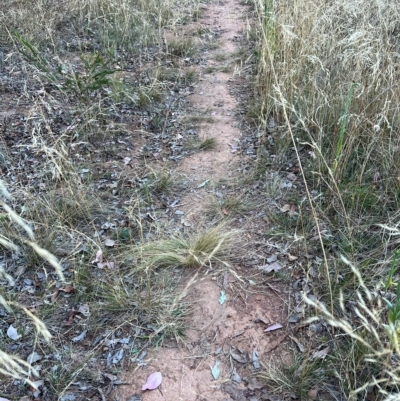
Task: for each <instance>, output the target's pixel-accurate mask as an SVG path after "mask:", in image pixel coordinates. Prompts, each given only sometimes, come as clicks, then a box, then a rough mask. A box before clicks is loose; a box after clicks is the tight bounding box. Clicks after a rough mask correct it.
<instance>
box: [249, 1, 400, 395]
mask: <svg viewBox="0 0 400 401" xmlns="http://www.w3.org/2000/svg"><path fill="white" fill-rule="evenodd" d="M254 4H255V9H256V14H257V16H258V18H259V20H258V25H257V27H258V29H256V30H253V32H252V35H255V34H258V35H259V44H260V46H259V48H258V49H257V50H256V52H257V56H258V61H259V72H258V81H257V88H258V92H259V101H260V103H261V107H260V108H261V114H262V118H261V123H262V126H263V130H264V133H265V136H268V135H270V137H271V138H272V140H273V145H272V152H273V154H275V155H276V156H277V157H276V158H275V160H274V162H275V163H277V164H278V165H279V166H282V165H283V166H284V165H286V163H287V162H286V160H287V159H290V160H295V162H296V164H297V166H298V168H299V170H300V176H301V177H302V179H303V183H304V185H305V192H306V194H305V195H306V199H307V203H308V205H303V206H302V208H303V209H304V210H305V211H306V212H307V213H308V214H310V215H311V216H312V219H313V224H312V227H311V230H310V233H311V234H312V235H314V236H315V238H317V243H315V244H312V243H310V242H309V241H306V240H305V238H307V233H305V234H306V235H305V236H304V237H301V238H303V239H301V238H299V242H298V243H300V242H301V243H302V246H303V249H304V252H307V253H316V254H318V255H320V257H321V258H322V263H321V264H320V266H319V268H318V287H319V288H315V289H314V292H315V294H316V295H317V296H318V297H320V299H321V301H320V302H317V303H315V302H314V303H313V302H311V301H309V304H310V305H312V307H313V308H315V310H316V312H315V314H316V315H317V317H318V318H319V319H322V320H320V322H321V321H322V322H324V321H326V322H327V323H328V325H331V326H333V327H335V329H333V330H332V329H331V330H332V331H330V330H327V332H326V333H325V337H328V339H329V340H327V338H325V340H322V339H321V341H324V342H327V341H328V342H329V341H331V343H332V348H331V350H332V352H331V353H330V355H329V356H327V358H326V360H321V361H320V362H321V363H320V364H318V366H317V367H318V369H317V370H316V371H315V369H313V367H312V366H311V365H313V364H314V362H311V361H310V358H309V354H307V355H305V356H304V358H302V361H301V363H300V364H299V365H298V367H297V368H296V369H297V370H296V371H293V370H291V371H290V369H289V370H288V369H285V368H280V367H278V368H277V369H272V370H271V369H267V372H266V374H265V377H266V378H267V379H268V381H269V382H271V380H272V382H273V383H275V385H277V386H279V387H280V389H281V390H282V391H283V390H284V391H287V392H295V393H296V394H298V395H299V396H301V397H306V396H307V394H308V391H309V390H311V389H312V388H313V386H317V387H319V388H320V389H321V388H323V389H325V390H327V389H328V387H329V385H330V384H331V383H335V385H336V386H337V387H336V390H337V391H338V392H339V393H340V394H341V396H342V397H345V398H346V399H361V398H366V397H367V396H368V397H371V396H373V397H375V398H376V399H383V398H385V397H398V393H399V391H398V386H399V384H400V380H399V378H398V377H399V376H398V373H399V372H398V367H397V362H393V359H396V358H397V348H398V344H397V340H396V342H393V338H394V335H393V327H392V328H390V327H391V326H390V324H389V319H390V317H389V315H388V306H386V305H385V304H382V302H381V298H380V296H381V295H379V294H382V291H383V289H382V288H383V287H382V283H383V282H385V281H386V280H387V278H388V275H389V271H390V266H391V265H392V259H393V257H394V256H393V255H394V253H395V251H396V249H397V248H398V241H397V240H396V239H395V236H394V234H393V233H394V231H393V230H391V231H390V232H389V233H388V232H387V231H385V230H383V231H382V230H381V229H379V228H377V227H378V224H380V223H383V225H384V226H386V227H395V228H396V230H397V226H398V213H397V212H396V211H397V210H398V208H399V206H400V204H399V193H400V192H399V189H400V186H399V185H400V184H399V180H398V176H399V165H400V164H399V161H400V160H399V156H400V147H399V136H398V132H399V129H400V120H399V111H400V106H399V104H400V102H399V99H400V88H399V85H398V81H399V71H398V68H397V65H398V62H399V59H400V52H399V46H398V42H399V32H400V30H399V28H400V26H399V20H400V6H399V4H398V3H394V2H391V1H388V0H383V1H380V0H376V1H375V0H373V1H364V0H354V1H342V0H339V1H334V2H332V1H329V0H323V1H320V2H317V3H316V2H313V1H309V0H301V1H294V2H293V1H286V0H283V1H279V2H275V1H272V0H266V1H265V2H261V1H260V2H257V1H255V2H254ZM257 32H258V33H257ZM271 126H272V127H273V128H272V129H271ZM269 150H270V149H269ZM300 196H304V194H301V195H299V197H300ZM300 223H301V222H300V220H299V222H298V224H300ZM396 230H395V231H396ZM396 232H397V231H396ZM308 235H309V234H308ZM396 235H397V234H396ZM339 255H344V256H345V259H344V260H346V262H344V261H343V260H342V259H341V258H340V257H339ZM347 260H350V261H354V264H356V266H357V268H355V267H353V264H352V263H349V262H347ZM396 271H397V267H396ZM308 274H309V272H308V271H307V272H306V275H308ZM397 278H398V274H397V273H395V280H397ZM385 291H386V290H385ZM389 292H390V291H389ZM396 296H397V295H396V294H393V293H392V299H396ZM385 325H386V327H387V328H388V329H385ZM314 365H315V364H314ZM289 368H290V367H289ZM321 369H323V371H324V372H323V380H322V383H321V382H318V380H319V379H318V377H321V376H318V375H319V374H320V373H321ZM274 372H275V373H274ZM316 372H317V374H316V375H315V373H316ZM282 373H285V374H286V376H285V375H284V377H285V378H284V379H283V380H281V379H278V378H279V377H282ZM294 374H295V375H294ZM274 375H275V379H274ZM293 375H294V376H293ZM313 375H314V376H313ZM313 377H314V378H315V380H314V379H313ZM288 378H291V379H288ZM293 378H297V380H295V379H293ZM337 378H340V379H339V380H337ZM293 380H294V381H295V382H296V383H297V384H299V383H302V385H301V386H300V387H299V386H293V385H291V386H290V385H289V386H287V384H288V383H294V381H293Z"/></svg>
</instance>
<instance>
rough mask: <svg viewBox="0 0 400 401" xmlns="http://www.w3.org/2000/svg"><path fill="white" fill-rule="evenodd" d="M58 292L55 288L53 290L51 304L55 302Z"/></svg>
mask: <svg viewBox="0 0 400 401" xmlns="http://www.w3.org/2000/svg"><path fill="white" fill-rule="evenodd" d="M58 292H59V290H58V289H57V288H54V292H53V294H52V295H51V302H52V303H54V302H56V299H57V296H58Z"/></svg>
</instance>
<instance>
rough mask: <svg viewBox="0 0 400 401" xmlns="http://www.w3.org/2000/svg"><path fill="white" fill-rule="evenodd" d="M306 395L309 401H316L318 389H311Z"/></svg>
mask: <svg viewBox="0 0 400 401" xmlns="http://www.w3.org/2000/svg"><path fill="white" fill-rule="evenodd" d="M307 395H308V398H309V399H310V400H316V399H317V398H318V389H315V388H312V389H311V390H310V391H309V392H308V393H307Z"/></svg>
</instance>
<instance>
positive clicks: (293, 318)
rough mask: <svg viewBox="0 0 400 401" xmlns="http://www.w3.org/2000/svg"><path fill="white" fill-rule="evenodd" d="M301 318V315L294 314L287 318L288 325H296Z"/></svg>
mask: <svg viewBox="0 0 400 401" xmlns="http://www.w3.org/2000/svg"><path fill="white" fill-rule="evenodd" d="M302 317H303V314H302V313H295V314H294V315H291V316H290V317H289V318H288V322H289V323H297V322H298V321H299V320H300V319H301V318H302Z"/></svg>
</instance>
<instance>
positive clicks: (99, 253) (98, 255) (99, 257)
mask: <svg viewBox="0 0 400 401" xmlns="http://www.w3.org/2000/svg"><path fill="white" fill-rule="evenodd" d="M102 261H103V251H102V250H99V251H97V253H96V259H94V260H92V263H101V262H102Z"/></svg>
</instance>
